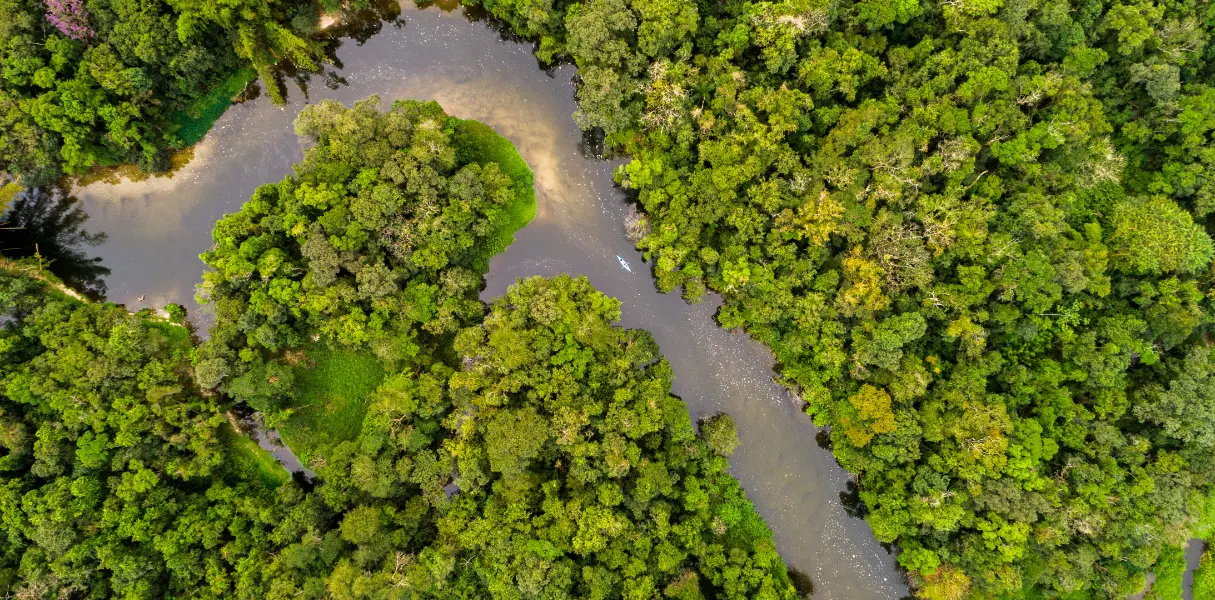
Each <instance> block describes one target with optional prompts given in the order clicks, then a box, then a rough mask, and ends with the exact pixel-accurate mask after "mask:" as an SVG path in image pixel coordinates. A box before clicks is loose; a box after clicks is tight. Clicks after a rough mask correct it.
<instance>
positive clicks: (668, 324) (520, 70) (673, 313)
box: [75, 3, 907, 600]
mask: <svg viewBox="0 0 1215 600" xmlns="http://www.w3.org/2000/svg"><path fill="white" fill-rule="evenodd" d="M337 57H338V59H339V60H340V63H341V65H342V68H340V69H336V71H337V73H336V74H337V75H338V76H340V77H341V78H343V79H344V80H345V82H344V84H341V85H337V86H336V87H334V88H330V87H327V86H325V85H324V82H323V79H324V78H322V77H314V78H313V80H312V83H311V84H310V85H309V86H308V87H309V89H308V92H307V94H306V96H307V98H305V94H304V93H303V92H302V91H301V90H300V89H298V88H296V87H292V86H289V91H290V98H291V103H290V104H289V105H288V106H286V107H285V108H278V107H275V106H273V105H272V104H271V103H270V101H269V99H268V98H258V99H255V100H253V101H249V102H246V103H243V104H240V105H237V106H234V107H233V108H232V109H231V110H229V111H228V112H227V113H226V114H225V115H224V116H223V117H222V118H221V119H220V120H219V122H218V123H217V124H216V126H215V128H214V129H213V130H212V131H211V133H210V134H208V135H207V137H206V138H205V139H204V140H203V142H202V143H201V144H200V145H199V146H198V147H197V148H196V153H195V157H194V159H193V160H192V161H191V162H190V163H189V164H188V165H186V166H185V167H184V168H183V169H181V170H180V171H178V172H177V173H176V174H175V175H174V176H172V177H162V178H153V179H150V180H146V181H140V182H124V183H118V184H108V183H95V184H92V185H89V186H86V187H83V188H78V189H77V190H75V193H76V195H77V196H78V197H79V198H80V199H81V206H82V207H83V208H84V210H85V211H86V212H87V213H88V214H89V215H90V217H91V219H90V221H89V223H88V228H89V229H90V230H96V231H104V232H106V233H108V235H109V238H108V240H107V241H106V242H105V243H104V244H102V245H101V246H99V247H98V248H97V249H96V251H97V254H99V255H100V256H101V257H102V258H103V259H104V264H105V265H106V266H108V267H109V268H110V269H111V270H112V273H111V274H110V275H109V277H108V278H107V279H106V283H107V284H108V287H109V293H108V297H109V299H110V300H112V301H114V302H119V303H125V304H126V305H127V306H128V307H130V308H132V309H134V308H142V307H144V306H154V307H160V306H163V305H164V304H166V303H169V302H178V303H181V304H184V305H186V306H187V307H188V308H190V309H191V311H192V314H193V315H194V316H195V318H196V319H200V322H201V320H205V313H204V312H202V310H201V309H199V307H198V306H197V305H196V304H195V303H194V300H193V294H194V285H195V283H197V282H198V281H199V274H200V272H201V269H202V264H201V263H200V261H199V260H198V254H199V253H201V252H202V251H204V250H206V249H207V247H208V246H210V244H211V239H210V232H211V227H212V225H213V224H214V223H215V221H216V220H217V219H218V218H219V217H220V216H222V215H223V214H225V213H229V212H235V211H237V210H238V209H239V208H240V205H241V204H242V203H243V202H244V201H245V200H246V199H247V198H248V197H249V195H250V194H251V193H252V191H253V189H254V188H255V187H256V186H257V185H259V184H262V183H266V182H272V181H277V180H279V179H281V178H282V177H283V176H285V175H287V174H288V173H290V171H291V165H292V163H293V162H295V161H296V160H298V159H299V158H300V157H301V146H300V143H299V141H298V140H297V138H296V136H295V134H294V132H293V130H292V126H291V124H292V121H293V120H294V119H295V116H296V115H297V114H298V113H299V111H300V109H301V108H302V107H303V106H304V105H305V103H306V102H307V101H313V102H315V101H317V100H320V99H322V98H336V99H338V100H341V101H343V102H346V103H350V102H353V101H354V100H357V99H360V98H363V97H365V96H368V95H371V94H378V95H380V97H381V98H382V99H383V100H384V102H385V104H387V103H389V102H391V101H392V100H393V99H396V98H412V99H422V100H427V99H433V100H437V101H439V103H441V104H442V105H443V108H444V109H445V110H446V111H447V112H448V113H449V114H451V115H454V116H458V117H461V118H469V119H476V120H479V121H482V122H484V123H486V124H487V125H489V126H491V127H493V128H494V129H496V130H497V131H498V132H499V133H501V134H502V135H504V136H506V137H507V138H509V139H510V140H511V141H512V142H514V144H515V146H516V147H518V149H519V151H520V153H521V154H522V155H523V157H524V158H525V159H526V160H527V162H528V164H530V165H531V167H532V169H533V170H534V171H535V173H536V191H537V199H538V209H537V216H536V219H535V220H534V221H533V222H532V223H531V224H530V225H528V226H527V227H526V228H525V229H523V230H522V231H520V232H519V233H518V234H517V235H516V240H515V243H514V244H513V245H512V246H511V247H510V248H509V249H508V250H507V251H506V252H504V253H503V254H500V255H498V256H497V257H495V258H494V260H493V262H492V263H491V265H490V271H489V275H488V277H487V282H486V287H485V290H484V292H483V294H482V297H483V298H484V299H486V300H490V299H492V298H494V297H495V296H498V295H500V294H502V293H503V292H504V291H505V289H506V287H507V286H508V285H510V284H511V283H512V282H514V281H515V280H516V279H517V278H519V277H526V276H530V275H553V274H557V273H571V274H582V275H586V276H587V277H588V278H590V280H591V282H592V283H593V284H594V285H595V287H597V288H598V289H599V290H601V291H602V292H604V293H606V294H609V295H611V296H614V297H616V298H619V299H620V301H621V302H622V313H623V317H622V319H621V324H622V325H624V326H626V327H643V328H646V329H648V330H650V331H651V332H653V334H654V336H655V338H656V339H657V340H658V343H659V344H660V345H661V347H662V352H663V354H664V355H665V356H666V357H667V359H668V360H669V361H670V363H671V366H672V368H673V369H674V372H675V374H676V380H675V389H674V392H675V393H676V394H677V395H678V396H679V397H681V398H683V400H684V401H685V402H686V403H687V405H688V409H689V411H690V412H691V415H692V418H693V419H694V420H695V419H698V418H700V417H702V416H704V415H706V414H712V413H715V412H718V411H725V412H728V413H730V414H731V415H732V416H733V417H734V419H735V420H736V421H737V423H738V430H739V437H740V441H741V444H740V446H739V449H738V451H737V452H736V453H735V454H734V456H733V457H732V458H731V459H730V464H731V471H732V472H733V474H734V475H735V476H736V477H737V478H738V479H739V480H740V481H741V482H742V485H743V487H744V488H745V489H746V490H747V495H748V497H749V498H750V499H751V501H752V502H754V503H755V506H756V508H757V509H758V510H759V512H760V514H762V515H763V517H764V518H765V519H766V520H767V522H768V524H769V525H770V526H771V528H772V530H773V532H774V533H775V534H776V542H777V545H778V549H779V550H780V553H781V556H783V557H784V559H785V560H786V562H787V563H788V564H789V566H790V567H792V568H794V569H796V570H798V571H800V572H802V573H804V574H806V575H808V576H809V577H810V579H811V580H812V581H813V583H814V597H815V598H816V599H819V600H895V599H898V598H901V597H903V596H905V595H906V594H907V588H906V586H905V585H904V583H903V580H902V576H901V575H900V574H899V572H898V571H897V570H896V568H895V559H894V556H893V555H892V554H890V553H889V552H887V550H885V549H883V548H882V547H881V546H880V545H879V544H878V543H877V541H876V540H875V539H874V537H873V533H872V532H871V531H870V529H869V527H868V526H867V525H866V523H865V522H864V521H863V520H862V519H860V518H857V517H855V516H851V515H852V514H855V508H850V507H849V505H848V503H847V502H845V500H846V499H847V497H848V491H849V488H848V483H849V479H850V478H849V475H848V474H847V473H846V472H845V471H844V470H842V469H841V468H840V467H839V466H838V465H836V463H835V461H834V459H833V458H832V457H831V455H830V453H829V452H828V451H826V450H824V449H822V448H819V447H818V446H817V445H816V443H815V433H816V430H815V428H814V426H813V425H812V424H811V423H810V421H809V419H808V418H807V417H806V416H805V415H804V414H803V413H802V412H801V411H800V410H799V409H798V407H797V406H796V405H795V399H794V398H793V397H792V396H791V395H790V394H788V393H787V392H786V391H785V390H784V389H782V388H781V387H780V386H779V385H777V384H776V383H774V382H773V380H772V377H773V375H774V373H773V358H772V356H771V354H770V353H769V352H768V351H767V350H766V349H765V348H764V347H763V346H762V345H760V344H759V343H757V342H754V341H753V340H751V339H749V338H748V337H746V336H745V335H737V334H731V333H729V332H727V331H725V330H723V329H721V328H720V327H718V326H717V325H716V323H715V321H714V319H713V313H714V311H715V309H716V305H715V303H714V302H713V301H707V302H704V303H702V304H698V305H692V306H689V305H687V304H686V303H684V302H683V300H681V299H680V297H679V296H678V295H675V294H660V293H658V292H657V290H656V289H655V287H654V283H653V279H652V278H651V277H650V274H649V268H648V266H647V265H645V264H644V263H643V261H642V258H641V256H640V254H639V253H637V252H636V251H635V250H634V249H633V247H632V244H631V243H629V241H628V240H627V239H626V238H625V235H624V227H623V220H624V217H625V214H626V212H627V210H628V208H627V205H626V203H625V199H624V195H623V193H621V192H620V190H618V189H616V188H615V187H614V186H613V184H612V170H613V168H614V167H615V166H616V164H617V163H614V162H610V161H604V160H600V159H597V158H594V157H591V156H587V155H586V152H585V144H584V143H583V136H582V133H581V132H580V131H579V129H578V127H577V126H576V125H575V124H574V122H573V121H572V120H571V118H570V115H571V114H572V113H573V112H574V110H575V108H576V107H575V104H574V84H573V77H574V75H575V72H574V69H573V68H572V67H569V66H564V67H558V68H556V69H551V70H548V71H545V70H542V69H541V68H540V66H539V65H538V63H537V61H536V59H535V57H534V56H533V55H532V52H531V45H530V44H524V43H519V42H515V41H511V40H507V39H503V37H502V36H501V35H500V34H499V33H498V32H497V31H496V30H495V29H494V28H493V27H491V26H490V25H488V24H486V23H485V22H484V21H477V20H470V19H468V18H467V17H466V15H464V14H463V9H460V10H456V11H444V10H440V9H439V8H429V9H425V10H419V9H417V8H415V7H414V6H413V5H412V3H407V5H406V6H404V7H403V12H402V15H401V17H400V19H399V22H398V23H396V24H394V23H387V24H384V26H383V30H382V31H381V32H379V33H378V34H376V35H374V36H371V37H370V38H369V39H367V40H366V41H365V42H364V43H362V44H359V43H357V42H356V41H354V40H349V39H348V40H345V41H344V42H343V43H342V45H341V47H340V48H339V49H338V50H337ZM331 80H332V79H331ZM617 255H619V256H621V257H623V258H625V259H626V260H627V261H628V262H629V263H630V264H631V265H632V267H633V272H632V273H629V272H627V271H625V270H623V269H622V268H621V267H620V264H619V263H618V262H617V259H616V256H617ZM141 298H142V300H140V299H141ZM850 513H851V514H850Z"/></svg>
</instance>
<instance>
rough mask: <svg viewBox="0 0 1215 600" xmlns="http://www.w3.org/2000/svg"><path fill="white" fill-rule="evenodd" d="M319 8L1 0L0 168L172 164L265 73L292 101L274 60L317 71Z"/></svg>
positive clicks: (272, 1)
mask: <svg viewBox="0 0 1215 600" xmlns="http://www.w3.org/2000/svg"><path fill="white" fill-rule="evenodd" d="M324 4H326V5H327V4H334V3H333V2H325V3H324ZM357 4H365V2H362V3H357ZM319 8H320V7H319V5H317V4H315V3H313V2H311V1H299V0H228V1H225V2H212V1H211V0H142V1H137V0H87V1H86V0H47V1H45V2H44V1H42V0H0V174H3V173H6V172H7V173H9V174H10V175H12V176H14V177H18V178H19V179H20V180H21V181H22V183H23V184H25V185H26V186H27V187H30V186H39V185H45V184H48V183H51V182H54V181H55V180H57V179H58V178H59V177H60V176H62V175H64V174H68V175H79V174H82V173H84V172H86V171H87V170H89V169H90V168H92V167H94V166H113V165H121V164H133V165H138V166H139V167H141V168H142V169H143V170H145V171H161V170H164V169H165V168H167V167H168V165H169V156H168V155H169V152H170V151H171V150H173V149H177V148H181V147H183V146H184V145H189V144H193V143H194V142H196V141H198V139H199V138H201V137H202V136H201V133H205V132H206V130H207V129H208V128H210V124H211V121H214V119H215V118H217V117H218V116H219V114H221V113H222V112H223V109H224V108H226V107H227V106H228V103H229V102H230V101H231V100H232V98H233V97H234V96H236V95H237V94H238V93H240V92H241V90H242V88H243V87H245V84H246V83H248V82H249V81H250V80H252V79H253V78H254V77H257V76H260V77H261V78H262V80H263V83H264V85H265V89H266V90H267V92H268V93H270V94H271V95H272V96H273V97H275V99H276V101H281V99H282V95H281V91H280V90H279V87H278V85H279V84H278V83H277V80H276V78H275V76H274V73H273V72H272V70H271V68H272V67H273V66H274V65H275V64H277V63H279V62H280V61H284V60H287V61H290V62H291V63H292V64H294V65H297V66H298V67H300V68H304V69H314V68H316V66H317V63H318V62H319V61H320V60H322V59H324V54H323V47H322V43H321V41H320V40H317V39H314V38H313V34H314V33H315V21H316V18H317V17H318V15H319V10H318V9H319ZM330 8H332V7H330ZM199 129H201V133H200V132H199V131H198V130H199Z"/></svg>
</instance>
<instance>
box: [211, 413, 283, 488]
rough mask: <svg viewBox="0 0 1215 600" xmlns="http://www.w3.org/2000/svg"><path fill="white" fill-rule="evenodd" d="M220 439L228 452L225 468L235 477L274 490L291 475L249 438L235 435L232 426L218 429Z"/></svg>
mask: <svg viewBox="0 0 1215 600" xmlns="http://www.w3.org/2000/svg"><path fill="white" fill-rule="evenodd" d="M219 435H220V439H221V440H223V444H224V447H225V448H227V450H228V460H227V461H226V463H225V464H226V466H227V468H228V470H229V471H230V472H232V473H233V474H234V475H236V476H237V477H240V478H242V479H245V480H250V481H260V482H261V484H262V485H264V486H266V487H268V488H276V487H278V486H280V485H282V484H284V483H286V482H287V480H289V479H291V474H290V473H288V472H287V469H284V468H283V465H280V464H278V461H277V460H274V457H273V456H271V455H270V453H269V452H266V451H265V450H264V449H263V448H262V447H261V446H258V445H257V442H255V441H253V440H252V439H250V438H249V436H246V435H242V434H240V433H237V432H236V431H235V430H234V429H232V425H231V424H229V423H224V424H223V426H222V427H220V429H219Z"/></svg>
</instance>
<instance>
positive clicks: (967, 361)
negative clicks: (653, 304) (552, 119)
mask: <svg viewBox="0 0 1215 600" xmlns="http://www.w3.org/2000/svg"><path fill="white" fill-rule="evenodd" d="M481 4H483V5H484V6H485V7H487V8H489V9H490V10H491V11H492V12H493V14H495V15H497V16H499V17H500V18H502V19H504V20H506V21H508V22H509V23H510V24H511V25H512V26H513V27H514V28H515V30H516V31H518V32H520V33H522V34H525V35H528V36H533V37H535V38H537V39H538V40H539V46H538V52H539V54H540V55H541V56H542V57H544V58H549V57H554V56H568V57H570V58H571V59H572V60H573V61H574V62H575V63H577V65H578V67H579V74H580V77H581V79H582V83H581V86H580V88H579V107H580V108H579V111H578V113H577V114H575V115H574V118H575V119H576V120H577V121H578V122H579V123H580V124H582V126H583V127H586V128H592V127H593V128H599V129H601V130H602V131H603V132H604V133H605V134H606V136H607V141H608V142H609V144H611V145H612V147H614V148H615V149H616V150H618V151H621V152H624V153H627V154H630V155H631V156H632V157H633V160H632V161H631V162H630V163H629V164H628V165H627V166H625V167H624V168H623V169H621V171H620V172H619V178H620V181H621V183H622V184H623V185H625V186H626V187H627V188H629V189H631V190H634V191H635V193H636V195H637V200H638V202H639V203H640V205H641V207H642V209H643V210H644V212H645V213H646V215H647V217H648V227H649V230H648V235H645V237H644V238H643V239H641V241H640V243H639V246H640V247H641V248H642V249H644V250H645V251H646V252H647V253H648V256H649V257H650V258H651V259H652V260H653V264H654V274H655V276H656V278H657V280H658V284H659V286H660V287H661V288H662V289H664V290H671V289H674V288H676V287H678V286H682V287H683V293H684V294H685V296H686V297H688V298H689V299H691V300H696V299H699V298H700V297H701V296H702V295H703V294H704V293H705V292H706V290H714V291H717V292H721V293H722V294H723V295H724V296H725V306H724V307H723V308H722V310H721V312H720V313H719V320H720V321H721V323H722V325H723V326H727V327H744V328H746V329H747V331H749V332H750V333H751V334H752V335H754V336H755V337H757V338H758V339H760V340H762V341H764V342H765V343H767V344H768V345H769V347H771V348H772V349H773V351H774V352H775V353H776V356H777V358H778V360H779V361H780V363H781V365H782V367H783V374H784V377H785V379H786V381H787V382H788V384H789V385H790V386H791V387H793V388H794V389H797V390H799V391H800V393H801V395H802V397H803V398H804V399H805V400H806V402H807V410H808V412H810V413H811V414H812V415H813V416H814V417H815V419H816V421H817V422H819V423H822V424H826V425H830V426H831V437H832V440H833V441H834V452H835V455H836V456H837V457H838V459H839V460H840V462H841V463H842V464H843V465H844V466H845V467H846V468H848V469H849V470H851V471H853V472H855V473H858V474H859V476H860V489H861V492H860V493H861V498H862V499H863V500H864V502H865V504H866V505H867V507H868V510H869V512H868V519H869V522H870V524H871V525H872V527H873V530H874V532H875V533H876V534H877V536H878V538H879V539H880V540H882V541H886V542H896V543H898V544H899V545H900V547H901V548H902V552H901V554H900V561H901V562H902V564H904V565H905V566H906V567H908V568H909V569H911V570H912V571H913V572H914V573H915V574H916V580H917V581H916V582H917V584H918V586H919V590H920V593H921V594H922V595H923V596H924V597H927V598H954V597H961V596H962V595H964V594H965V593H966V592H967V591H968V590H970V591H971V592H973V593H976V594H978V595H980V596H984V597H991V596H998V595H1000V594H1004V593H1009V594H1020V593H1022V590H1027V591H1026V592H1025V593H1029V592H1030V591H1032V590H1034V589H1038V590H1043V591H1046V592H1050V593H1065V592H1071V591H1075V590H1081V589H1089V590H1093V591H1094V592H1096V593H1098V594H1101V595H1108V596H1110V597H1116V596H1118V595H1120V594H1124V593H1128V592H1131V591H1133V590H1135V589H1136V588H1138V587H1139V586H1141V585H1142V582H1143V577H1142V574H1143V573H1144V571H1145V570H1147V569H1149V568H1150V567H1151V566H1152V565H1153V563H1154V562H1155V561H1156V560H1157V557H1158V556H1159V554H1160V552H1161V549H1162V548H1164V547H1166V546H1175V545H1177V544H1179V543H1180V542H1182V541H1183V539H1184V538H1185V537H1186V535H1187V531H1188V529H1189V527H1190V525H1191V524H1192V523H1193V522H1194V519H1195V518H1196V516H1197V512H1198V508H1197V506H1198V499H1199V498H1200V497H1201V494H1202V493H1203V491H1204V490H1206V489H1207V488H1209V486H1210V483H1211V482H1212V478H1213V477H1215V462H1212V460H1211V458H1212V456H1215V454H1213V452H1212V451H1213V450H1215V436H1213V435H1212V432H1213V431H1215V427H1213V425H1215V392H1213V391H1212V390H1215V387H1213V385H1212V384H1213V383H1215V381H1213V380H1212V375H1215V370H1213V369H1215V357H1213V356H1212V352H1211V349H1210V348H1209V347H1208V346H1207V343H1206V340H1205V338H1204V335H1205V333H1206V332H1207V331H1208V330H1209V326H1210V322H1211V319H1210V314H1211V303H1210V301H1211V295H1210V284H1211V280H1212V271H1211V266H1210V265H1211V258H1212V254H1213V252H1215V249H1213V246H1212V241H1211V238H1210V237H1209V235H1208V232H1207V230H1206V229H1205V228H1204V224H1206V223H1208V222H1209V220H1208V216H1209V215H1210V213H1211V212H1212V211H1213V210H1215V204H1212V202H1213V201H1215V200H1213V198H1215V196H1212V192H1213V191H1215V178H1212V173H1211V169H1212V168H1213V167H1215V163H1213V162H1212V161H1213V160H1215V158H1213V157H1215V154H1212V145H1211V132H1212V130H1213V129H1215V87H1212V85H1213V82H1212V75H1215V43H1212V41H1211V39H1210V38H1211V33H1212V31H1213V30H1215V12H1213V9H1212V5H1211V4H1210V3H1207V2H1201V1H1198V0H1119V1H1107V0H1037V1H1022V0H948V1H941V2H929V1H925V2H919V1H915V0H909V1H907V0H900V1H893V2H892V1H885V0H883V1H873V0H843V1H839V2H826V1H818V0H788V1H785V2H762V1H729V2H720V3H708V2H696V3H691V2H672V1H670V0H587V1H585V2H577V3H571V2H566V1H562V0H555V1H546V2H517V1H514V0H482V2H481Z"/></svg>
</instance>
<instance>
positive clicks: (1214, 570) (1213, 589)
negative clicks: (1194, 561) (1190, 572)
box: [1193, 546, 1215, 600]
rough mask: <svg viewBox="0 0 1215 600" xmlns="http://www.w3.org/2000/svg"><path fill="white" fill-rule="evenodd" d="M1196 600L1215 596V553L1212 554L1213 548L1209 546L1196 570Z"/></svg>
mask: <svg viewBox="0 0 1215 600" xmlns="http://www.w3.org/2000/svg"><path fill="white" fill-rule="evenodd" d="M1193 596H1194V598H1195V600H1202V599H1203V598H1215V555H1212V550H1211V548H1210V547H1209V546H1208V547H1207V551H1206V552H1204V553H1203V555H1202V562H1201V563H1199V565H1198V568H1197V569H1196V570H1195V571H1194V594H1193Z"/></svg>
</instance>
